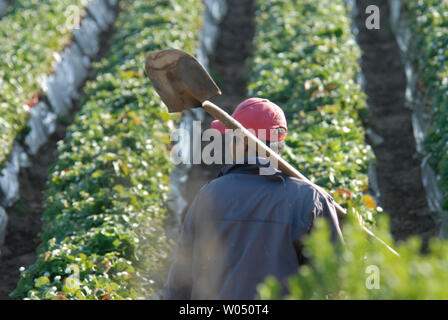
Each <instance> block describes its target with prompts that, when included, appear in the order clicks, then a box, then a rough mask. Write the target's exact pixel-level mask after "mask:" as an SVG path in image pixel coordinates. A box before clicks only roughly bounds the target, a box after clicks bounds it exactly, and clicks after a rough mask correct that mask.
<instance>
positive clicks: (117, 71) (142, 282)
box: [13, 0, 200, 299]
mask: <svg viewBox="0 0 448 320" xmlns="http://www.w3.org/2000/svg"><path fill="white" fill-rule="evenodd" d="M199 16H200V3H198V2H197V1H194V0H187V1H186V0H170V1H168V0H166V1H164V0H153V1H148V0H134V1H130V2H127V7H126V8H125V11H124V12H121V14H120V17H119V20H118V21H117V26H116V27H117V32H116V34H115V35H114V38H113V40H112V47H111V50H110V54H108V55H107V57H106V58H105V59H103V60H102V61H101V62H100V63H99V64H97V65H96V66H95V67H96V69H97V70H99V72H100V73H99V75H98V77H97V79H96V80H95V81H90V82H89V83H88V84H87V94H86V97H85V99H84V105H83V107H82V110H81V111H80V113H79V114H78V115H77V117H76V120H75V123H74V124H73V125H72V126H70V127H69V129H68V132H67V135H66V137H65V139H64V141H63V142H61V143H60V145H59V147H58V160H57V162H56V163H55V165H54V166H53V168H52V169H51V173H50V179H51V181H50V182H49V185H48V190H47V193H46V204H45V208H46V210H45V212H44V228H43V232H42V235H41V239H42V244H41V246H40V247H39V249H38V254H39V257H38V260H37V262H36V263H35V264H34V265H32V266H31V267H30V268H28V269H27V270H24V271H22V276H21V280H20V282H19V285H18V287H17V289H16V290H15V292H14V293H13V296H14V297H19V298H28V299H55V298H56V299H67V298H68V299H123V298H140V297H149V296H150V295H151V294H152V293H153V292H154V291H155V290H156V289H157V288H159V287H160V286H161V284H162V282H163V281H164V279H165V276H166V275H165V272H166V269H167V268H166V263H167V262H168V258H169V254H170V244H169V243H168V241H167V239H166V235H165V232H164V228H163V227H164V226H163V223H164V219H165V206H164V204H165V201H166V199H167V194H168V182H169V181H168V175H169V171H170V169H171V164H170V161H169V150H168V144H169V129H168V127H167V126H166V124H165V121H166V118H167V113H166V112H163V111H164V110H165V107H163V105H162V103H161V101H160V99H159V98H158V96H157V94H156V93H155V91H154V90H153V88H152V87H151V85H150V82H149V81H148V80H147V78H146V76H145V75H144V70H143V66H144V59H145V56H146V55H147V54H148V53H149V52H150V51H152V50H157V49H162V48H166V47H177V48H182V49H184V50H186V51H189V52H193V51H194V49H195V46H196V34H197V31H198V30H197V29H198V21H197V19H198V17H199Z"/></svg>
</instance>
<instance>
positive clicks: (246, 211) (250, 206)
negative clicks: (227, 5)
mask: <svg viewBox="0 0 448 320" xmlns="http://www.w3.org/2000/svg"><path fill="white" fill-rule="evenodd" d="M232 116H233V117H234V118H235V119H237V120H238V121H239V122H240V123H241V124H242V125H243V126H244V127H245V128H247V129H252V130H254V132H255V134H256V135H257V136H258V137H259V138H260V139H262V140H264V141H266V143H267V144H268V146H270V147H271V148H272V149H273V150H274V151H277V152H279V153H281V151H282V149H283V147H284V139H285V137H286V134H287V124H286V119H285V116H284V113H283V111H282V110H281V108H280V107H278V106H277V105H276V104H274V103H272V102H271V101H269V100H267V99H260V98H251V99H248V100H246V101H244V102H243V103H241V104H240V105H239V106H238V107H237V108H236V109H235V112H234V113H233V114H232ZM212 128H214V129H215V130H218V131H220V132H221V133H225V128H224V126H223V125H222V124H221V123H219V121H214V122H213V123H212ZM259 132H261V134H259ZM240 143H242V147H243V148H244V161H236V160H241V159H236V154H237V153H236V151H235V150H236V149H235V148H234V152H233V156H234V160H235V161H234V163H232V164H229V165H226V166H224V167H223V169H222V170H221V173H220V175H219V176H218V178H216V179H214V180H212V181H211V182H209V183H208V184H206V185H205V186H203V187H202V189H201V190H200V192H199V193H198V195H197V196H196V198H195V200H194V201H193V203H192V205H191V206H190V208H189V210H188V212H187V214H186V217H185V221H184V226H183V228H182V233H181V237H180V239H179V243H178V247H177V249H176V252H175V255H174V259H173V263H172V265H171V268H170V272H169V276H168V281H167V285H166V290H165V293H164V298H165V299H187V300H188V299H195V300H196V299H201V300H202V299H238V300H242V299H244V300H246V299H255V298H256V296H257V286H258V285H259V284H260V283H262V282H263V281H264V280H265V278H266V277H267V276H270V275H272V276H275V277H276V278H277V279H279V280H280V281H281V283H282V284H283V285H284V286H285V285H286V280H287V278H288V277H290V276H291V275H293V274H295V273H297V271H298V268H299V267H300V266H301V265H302V264H303V263H305V258H304V256H303V255H302V240H303V237H304V236H306V235H307V234H309V233H310V231H311V229H312V227H313V224H314V221H315V219H317V218H320V217H323V218H325V219H327V221H328V222H329V224H330V227H331V230H332V235H331V237H332V240H333V241H337V240H338V239H340V240H342V234H341V230H340V228H339V222H338V218H337V213H336V210H335V207H334V204H333V199H332V198H331V196H329V195H328V194H324V193H323V192H321V191H319V190H318V189H317V188H315V187H313V186H311V185H309V184H307V183H305V182H302V181H300V180H298V179H296V178H292V177H289V176H287V175H285V174H283V173H282V172H280V171H278V170H274V172H272V174H270V175H264V174H261V170H262V169H263V168H266V167H267V166H269V163H266V159H264V158H262V157H260V156H258V155H257V157H255V158H251V157H249V150H248V145H247V141H243V142H240Z"/></svg>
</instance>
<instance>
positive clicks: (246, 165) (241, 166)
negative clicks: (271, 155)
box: [218, 157, 280, 177]
mask: <svg viewBox="0 0 448 320" xmlns="http://www.w3.org/2000/svg"><path fill="white" fill-rule="evenodd" d="M237 162H238V163H237ZM269 165H270V163H269V162H268V159H266V158H262V157H245V158H244V159H243V160H240V161H234V162H233V163H231V164H227V165H225V166H224V167H223V168H222V169H221V172H220V173H219V175H218V177H221V176H223V175H226V174H228V173H230V172H234V173H236V172H239V173H252V174H259V171H260V168H268V167H269ZM278 174H280V171H279V170H277V169H275V174H274V175H278Z"/></svg>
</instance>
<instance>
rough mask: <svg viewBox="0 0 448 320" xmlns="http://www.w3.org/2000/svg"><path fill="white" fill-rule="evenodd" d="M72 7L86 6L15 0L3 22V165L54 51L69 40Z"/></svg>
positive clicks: (67, 0) (63, 0)
mask: <svg viewBox="0 0 448 320" xmlns="http://www.w3.org/2000/svg"><path fill="white" fill-rule="evenodd" d="M69 6H72V8H79V10H80V12H81V11H82V7H83V6H82V1H81V0H49V1H45V2H42V1H38V0H29V1H15V2H14V4H13V8H11V12H10V14H8V15H7V16H5V17H4V18H3V19H2V20H1V21H0V39H1V40H0V43H1V45H0V56H1V57H2V58H1V59H0V168H1V167H2V165H3V164H4V162H5V160H6V158H7V157H8V155H9V153H10V152H11V149H12V146H13V141H14V139H15V137H16V135H17V133H18V132H19V131H20V130H21V129H23V128H24V126H25V121H26V119H27V116H28V112H29V110H30V108H29V105H31V103H32V100H33V95H34V96H35V95H36V94H38V93H39V89H40V88H39V79H40V78H41V77H42V76H44V75H47V74H49V73H50V71H51V66H52V63H53V62H54V57H53V52H60V51H61V50H62V48H63V47H64V46H65V45H66V44H67V42H68V41H69V39H70V36H71V34H72V29H71V28H70V25H69V24H67V15H66V14H65V13H66V12H67V7H69ZM34 99H36V96H35V98H34ZM27 102H28V105H27V104H26V103H27Z"/></svg>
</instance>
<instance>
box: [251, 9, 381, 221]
mask: <svg viewBox="0 0 448 320" xmlns="http://www.w3.org/2000/svg"><path fill="white" fill-rule="evenodd" d="M255 46H256V48H255V52H256V53H255V57H254V60H253V64H252V65H253V68H254V74H253V76H252V79H251V85H250V90H251V95H256V96H263V97H266V98H269V99H271V100H272V101H274V102H276V103H277V104H279V105H280V106H281V107H282V108H283V109H284V110H285V113H286V115H287V118H288V125H289V134H288V138H287V145H288V146H289V148H288V149H287V150H286V158H287V160H289V161H290V162H291V163H292V164H293V165H295V166H296V167H297V168H299V170H301V172H302V173H304V174H305V175H306V176H307V177H309V178H310V180H312V181H313V182H315V183H316V184H318V185H321V186H322V187H324V188H325V189H326V190H328V191H329V192H330V193H331V194H333V195H334V196H335V199H336V200H337V201H339V202H342V203H343V204H345V205H346V206H347V207H349V208H355V209H356V210H357V211H358V212H359V213H360V214H361V215H362V216H363V217H364V218H365V219H366V220H367V221H370V222H373V215H374V214H375V212H376V210H375V207H376V206H375V205H374V204H373V206H372V205H369V204H368V203H366V201H365V199H369V197H366V196H365V195H363V194H364V192H366V188H367V174H366V173H367V168H368V164H369V161H371V160H372V158H373V155H372V152H371V150H370V148H369V146H367V145H366V144H365V143H364V130H363V127H362V125H361V115H365V114H366V113H367V112H366V108H365V104H364V95H363V94H362V92H361V89H360V87H359V86H358V85H357V84H356V82H355V78H356V76H357V74H358V63H357V61H358V59H359V56H360V52H359V49H358V47H357V45H356V43H355V41H354V38H353V36H352V34H351V30H350V20H349V18H348V15H347V12H346V7H345V6H344V1H342V0H340V1H333V0H324V1H314V0H294V1H280V0H276V1H268V0H261V1H259V2H258V10H257V35H256V41H255ZM370 202H371V201H370ZM367 207H371V209H369V208H367Z"/></svg>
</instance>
